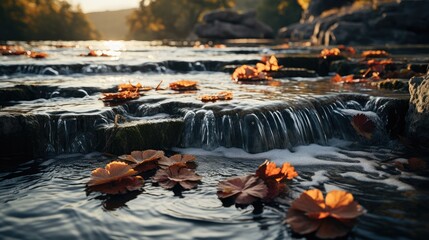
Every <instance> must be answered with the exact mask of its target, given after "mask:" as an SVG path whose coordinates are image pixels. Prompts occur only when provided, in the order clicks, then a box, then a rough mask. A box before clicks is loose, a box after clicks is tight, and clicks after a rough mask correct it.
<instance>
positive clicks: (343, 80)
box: [331, 74, 367, 83]
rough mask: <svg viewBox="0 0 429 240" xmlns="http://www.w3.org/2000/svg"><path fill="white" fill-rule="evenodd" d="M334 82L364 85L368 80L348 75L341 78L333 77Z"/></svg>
mask: <svg viewBox="0 0 429 240" xmlns="http://www.w3.org/2000/svg"><path fill="white" fill-rule="evenodd" d="M331 81H332V82H335V83H362V82H366V81H367V80H366V79H354V76H353V75H347V76H344V77H341V76H340V75H339V74H335V76H333V77H332V78H331Z"/></svg>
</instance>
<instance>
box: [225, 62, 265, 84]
mask: <svg viewBox="0 0 429 240" xmlns="http://www.w3.org/2000/svg"><path fill="white" fill-rule="evenodd" d="M269 79H270V78H269V77H268V76H267V73H265V72H259V71H258V69H256V68H254V67H251V66H248V65H243V66H241V67H238V68H236V69H235V71H234V72H233V73H232V80H234V81H237V82H240V81H266V80H269Z"/></svg>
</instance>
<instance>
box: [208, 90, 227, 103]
mask: <svg viewBox="0 0 429 240" xmlns="http://www.w3.org/2000/svg"><path fill="white" fill-rule="evenodd" d="M218 100H221V101H225V100H232V92H228V91H222V92H219V93H217V94H214V95H203V96H202V97H201V101H203V102H216V101H218Z"/></svg>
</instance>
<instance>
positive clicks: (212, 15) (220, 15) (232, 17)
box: [203, 10, 243, 23]
mask: <svg viewBox="0 0 429 240" xmlns="http://www.w3.org/2000/svg"><path fill="white" fill-rule="evenodd" d="M242 18H243V17H242V15H241V14H239V13H237V12H235V11H232V10H215V11H212V12H209V13H207V14H205V15H204V17H203V20H204V22H206V23H213V22H215V21H221V22H229V23H239V22H240V21H241V20H242Z"/></svg>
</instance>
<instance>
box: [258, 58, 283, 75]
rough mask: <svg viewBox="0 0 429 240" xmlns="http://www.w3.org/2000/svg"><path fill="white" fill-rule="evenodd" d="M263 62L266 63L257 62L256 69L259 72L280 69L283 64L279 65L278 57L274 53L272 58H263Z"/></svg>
mask: <svg viewBox="0 0 429 240" xmlns="http://www.w3.org/2000/svg"><path fill="white" fill-rule="evenodd" d="M262 62H264V63H257V64H256V70H257V71H258V72H270V71H278V70H279V69H280V68H282V67H283V66H279V64H278V61H277V58H276V57H275V56H274V55H273V56H271V57H270V59H268V60H267V59H266V58H265V57H264V58H262Z"/></svg>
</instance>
